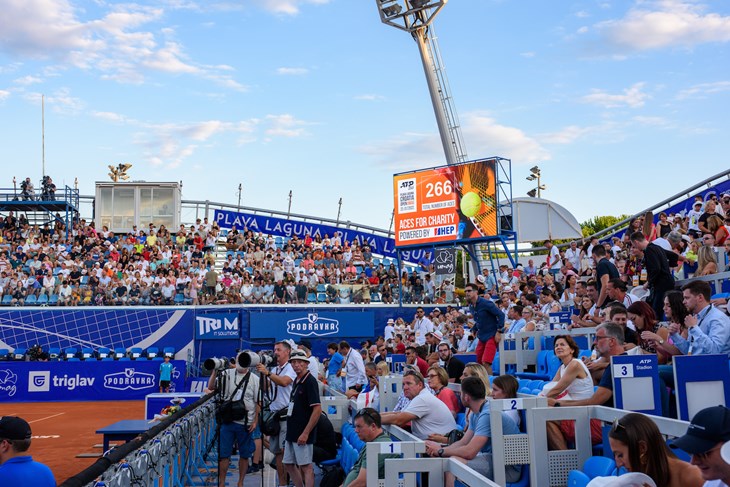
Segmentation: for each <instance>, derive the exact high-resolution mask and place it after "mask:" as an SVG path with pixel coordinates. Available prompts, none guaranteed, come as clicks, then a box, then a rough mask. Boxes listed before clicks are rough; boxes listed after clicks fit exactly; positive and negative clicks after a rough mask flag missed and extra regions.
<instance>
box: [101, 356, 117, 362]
mask: <svg viewBox="0 0 730 487" xmlns="http://www.w3.org/2000/svg"><path fill="white" fill-rule="evenodd" d="M101 361H102V362H114V358H112V357H104V358H103V359H101Z"/></svg>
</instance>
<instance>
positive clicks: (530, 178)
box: [525, 174, 537, 181]
mask: <svg viewBox="0 0 730 487" xmlns="http://www.w3.org/2000/svg"><path fill="white" fill-rule="evenodd" d="M525 179H527V180H528V181H534V180H536V179H537V176H535V175H534V174H530V175H529V176H527V177H526V178H525Z"/></svg>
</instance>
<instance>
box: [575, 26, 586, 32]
mask: <svg viewBox="0 0 730 487" xmlns="http://www.w3.org/2000/svg"><path fill="white" fill-rule="evenodd" d="M576 32H577V33H578V34H585V33H586V32H588V27H586V26H583V27H581V28H580V29H578V30H577V31H576Z"/></svg>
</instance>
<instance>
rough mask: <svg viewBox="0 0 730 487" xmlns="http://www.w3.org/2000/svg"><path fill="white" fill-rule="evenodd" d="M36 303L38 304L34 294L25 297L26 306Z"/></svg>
mask: <svg viewBox="0 0 730 487" xmlns="http://www.w3.org/2000/svg"><path fill="white" fill-rule="evenodd" d="M36 304H38V298H37V297H36V295H35V294H31V295H30V296H28V297H27V298H25V305H26V306H35V305H36Z"/></svg>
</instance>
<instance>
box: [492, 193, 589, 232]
mask: <svg viewBox="0 0 730 487" xmlns="http://www.w3.org/2000/svg"><path fill="white" fill-rule="evenodd" d="M501 204H502V205H504V204H506V202H502V203H501ZM502 209H503V212H504V214H505V215H509V214H510V208H509V206H503V207H502ZM512 210H513V211H514V216H513V218H512V226H513V229H514V230H515V231H516V232H517V240H518V241H519V242H539V241H542V240H547V239H556V240H562V239H569V238H581V237H583V232H582V230H581V228H580V224H579V223H578V220H576V219H575V217H574V216H573V214H572V213H571V212H569V211H568V210H566V209H565V208H563V207H562V206H560V205H559V204H557V203H555V202H553V201H549V200H545V199H542V198H515V199H513V200H512Z"/></svg>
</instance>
